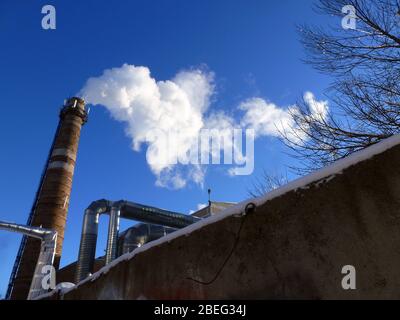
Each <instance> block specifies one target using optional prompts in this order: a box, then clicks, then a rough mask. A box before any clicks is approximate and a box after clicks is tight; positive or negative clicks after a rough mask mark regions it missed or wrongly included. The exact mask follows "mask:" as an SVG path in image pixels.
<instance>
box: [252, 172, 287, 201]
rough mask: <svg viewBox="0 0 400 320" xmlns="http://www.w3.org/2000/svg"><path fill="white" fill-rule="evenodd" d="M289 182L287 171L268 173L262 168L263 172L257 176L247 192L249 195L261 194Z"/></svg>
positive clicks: (257, 195) (256, 195)
mask: <svg viewBox="0 0 400 320" xmlns="http://www.w3.org/2000/svg"><path fill="white" fill-rule="evenodd" d="M288 182H289V179H288V176H287V172H285V174H282V173H270V172H267V171H266V170H264V173H263V175H262V177H261V179H260V178H257V179H256V180H255V182H254V183H253V185H252V188H251V189H249V190H248V194H249V196H251V197H259V196H262V195H264V194H266V193H268V192H270V191H272V190H275V189H277V188H279V187H281V186H283V185H285V184H287V183H288Z"/></svg>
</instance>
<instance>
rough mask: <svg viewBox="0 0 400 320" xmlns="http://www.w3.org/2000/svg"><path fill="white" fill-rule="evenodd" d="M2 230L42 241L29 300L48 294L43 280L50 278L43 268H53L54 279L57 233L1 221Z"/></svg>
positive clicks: (51, 270)
mask: <svg viewBox="0 0 400 320" xmlns="http://www.w3.org/2000/svg"><path fill="white" fill-rule="evenodd" d="M0 229H3V230H7V231H12V232H18V233H22V234H24V235H26V236H29V237H33V238H37V239H40V240H41V245H40V253H39V258H38V260H37V263H36V267H35V271H34V274H33V278H32V282H31V285H30V287H29V293H28V300H31V299H34V298H36V297H38V296H40V295H41V294H44V293H46V292H47V291H48V289H46V288H43V285H42V282H43V278H44V277H45V276H49V274H45V273H43V267H44V266H50V267H51V268H50V270H49V271H50V277H51V278H52V276H53V275H52V274H51V273H52V272H55V270H54V268H53V263H54V256H55V254H56V248H57V231H54V230H49V229H43V228H38V227H30V226H24V225H20V224H16V223H10V222H4V221H0Z"/></svg>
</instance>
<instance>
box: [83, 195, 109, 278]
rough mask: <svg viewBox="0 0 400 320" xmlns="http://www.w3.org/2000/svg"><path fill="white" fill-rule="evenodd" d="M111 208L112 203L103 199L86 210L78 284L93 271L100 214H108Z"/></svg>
mask: <svg viewBox="0 0 400 320" xmlns="http://www.w3.org/2000/svg"><path fill="white" fill-rule="evenodd" d="M110 208H111V201H107V200H105V199H102V200H97V201H94V202H92V203H91V204H90V206H89V207H88V208H87V209H86V210H85V215H84V218H83V226H82V235H81V243H80V246H79V255H78V262H77V265H76V273H75V282H76V283H78V282H79V281H80V280H82V279H84V278H86V277H87V276H88V275H89V273H90V272H91V271H92V270H93V264H94V259H95V255H96V243H97V233H98V227H99V216H100V214H103V213H106V212H108V211H109V210H110Z"/></svg>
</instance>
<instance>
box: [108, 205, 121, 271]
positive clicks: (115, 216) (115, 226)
mask: <svg viewBox="0 0 400 320" xmlns="http://www.w3.org/2000/svg"><path fill="white" fill-rule="evenodd" d="M120 213H121V209H120V208H119V207H118V206H113V207H112V208H111V211H110V222H109V224H108V239H107V250H106V261H105V263H106V264H109V263H110V262H111V261H113V260H114V259H115V258H116V257H117V241H118V232H119V216H120Z"/></svg>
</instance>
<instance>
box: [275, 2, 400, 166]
mask: <svg viewBox="0 0 400 320" xmlns="http://www.w3.org/2000/svg"><path fill="white" fill-rule="evenodd" d="M349 5H351V6H353V7H354V9H355V17H356V20H355V21H356V28H355V29H345V28H343V27H342V23H341V21H342V19H343V18H344V16H345V14H343V13H342V8H343V7H344V6H349ZM316 10H317V12H318V13H321V14H326V15H327V21H329V22H328V23H329V25H327V26H320V27H315V26H301V27H300V28H299V29H300V35H301V41H302V43H303V45H304V48H305V50H306V57H307V58H306V62H307V63H309V64H310V65H312V66H313V67H315V68H316V69H317V70H319V71H321V72H323V73H326V74H329V75H331V76H334V82H333V83H332V86H331V87H330V88H329V90H328V91H327V97H328V98H329V102H330V104H329V113H328V114H327V115H322V114H319V115H318V114H317V115H315V114H314V115H312V112H311V110H310V106H309V105H308V104H307V103H306V102H305V101H304V100H302V101H299V102H298V109H299V110H294V111H292V112H291V115H292V118H293V120H294V123H295V124H296V125H295V126H294V129H293V131H292V132H282V136H283V141H284V142H285V143H286V144H287V145H288V146H289V147H290V148H291V149H292V150H293V151H294V155H295V156H296V157H298V158H300V159H302V160H303V161H302V164H303V165H302V167H301V168H295V169H296V170H297V171H298V172H300V173H305V172H309V171H311V170H315V169H317V168H320V167H322V166H325V165H327V164H329V163H331V162H332V161H334V160H337V159H340V158H343V157H345V156H347V155H349V154H351V153H353V152H355V151H357V150H360V149H363V148H365V147H367V146H370V145H372V144H375V143H377V142H379V141H380V140H382V139H384V138H387V137H389V136H391V135H393V134H396V133H399V132H400V1H399V0H319V2H318V3H317V4H316Z"/></svg>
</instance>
